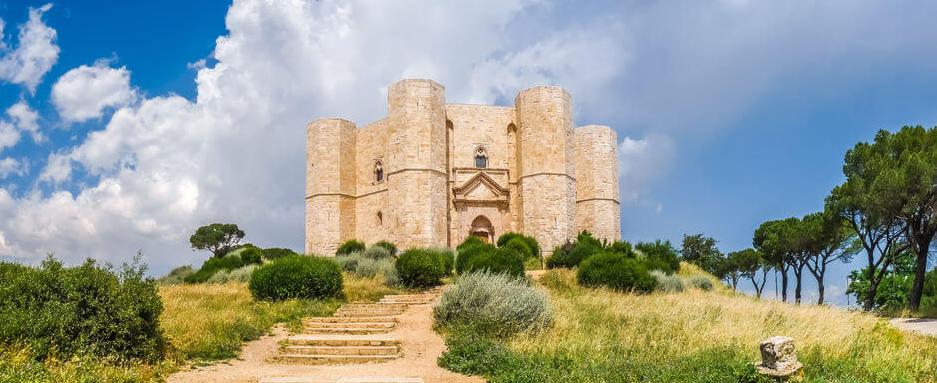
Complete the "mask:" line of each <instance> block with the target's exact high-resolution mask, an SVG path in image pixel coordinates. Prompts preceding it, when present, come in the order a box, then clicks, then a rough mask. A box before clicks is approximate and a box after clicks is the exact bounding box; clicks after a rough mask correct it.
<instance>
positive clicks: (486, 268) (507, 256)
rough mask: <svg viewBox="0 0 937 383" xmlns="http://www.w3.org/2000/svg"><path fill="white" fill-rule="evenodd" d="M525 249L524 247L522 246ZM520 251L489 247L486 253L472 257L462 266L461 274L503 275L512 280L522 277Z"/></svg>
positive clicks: (521, 255)
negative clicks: (485, 273) (510, 277)
mask: <svg viewBox="0 0 937 383" xmlns="http://www.w3.org/2000/svg"><path fill="white" fill-rule="evenodd" d="M524 246H525V248H526V245H524ZM519 251H520V250H517V249H513V248H509V247H503V248H500V249H497V248H494V247H491V248H490V249H488V251H483V252H480V253H478V254H476V255H473V256H471V257H470V258H469V260H468V261H466V263H465V265H464V266H463V271H462V272H463V273H471V272H482V271H483V272H488V273H493V274H505V275H509V276H512V277H514V278H521V277H523V276H524V261H523V259H522V257H523V254H520V253H519Z"/></svg>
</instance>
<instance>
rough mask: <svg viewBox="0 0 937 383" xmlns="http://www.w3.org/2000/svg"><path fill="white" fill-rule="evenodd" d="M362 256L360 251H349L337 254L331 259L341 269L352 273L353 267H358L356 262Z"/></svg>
mask: <svg viewBox="0 0 937 383" xmlns="http://www.w3.org/2000/svg"><path fill="white" fill-rule="evenodd" d="M363 258H364V255H362V254H361V253H350V254H344V255H339V256H337V257H335V258H333V260H334V261H335V263H338V266H339V267H340V268H341V269H342V271H345V272H349V273H354V272H355V269H356V268H357V267H358V262H360V261H361V259H363Z"/></svg>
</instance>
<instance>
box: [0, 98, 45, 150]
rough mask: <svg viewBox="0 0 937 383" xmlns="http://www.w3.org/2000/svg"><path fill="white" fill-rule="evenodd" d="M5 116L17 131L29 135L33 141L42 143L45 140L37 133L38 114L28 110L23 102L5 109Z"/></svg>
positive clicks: (30, 109)
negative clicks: (14, 125)
mask: <svg viewBox="0 0 937 383" xmlns="http://www.w3.org/2000/svg"><path fill="white" fill-rule="evenodd" d="M7 115H8V116H10V118H11V119H12V120H13V121H14V122H15V123H16V127H17V128H18V129H19V130H21V131H24V132H27V133H29V134H30V136H32V138H33V141H35V142H42V141H43V140H44V139H45V138H44V137H43V136H42V133H40V132H39V113H36V111H35V110H33V109H32V108H30V107H29V105H27V104H26V102H25V101H22V100H21V101H20V102H17V103H16V104H13V106H11V107H9V108H7Z"/></svg>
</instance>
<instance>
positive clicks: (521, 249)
mask: <svg viewBox="0 0 937 383" xmlns="http://www.w3.org/2000/svg"><path fill="white" fill-rule="evenodd" d="M499 248H501V249H502V250H509V251H510V252H512V253H515V254H517V255H518V256H520V258H521V261H525V260H527V259H528V258H530V257H533V255H534V253H533V250H531V249H530V246H529V245H528V244H527V241H525V240H524V238H523V237H518V238H514V239H512V240H510V241H507V243H505V244H504V245H503V246H499Z"/></svg>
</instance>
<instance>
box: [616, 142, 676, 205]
mask: <svg viewBox="0 0 937 383" xmlns="http://www.w3.org/2000/svg"><path fill="white" fill-rule="evenodd" d="M675 154H676V152H675V148H674V143H673V140H671V139H670V138H669V137H668V136H665V135H660V134H651V135H649V136H647V137H645V138H643V139H633V138H631V137H625V138H624V139H622V141H621V142H620V143H619V144H618V173H619V183H620V185H621V200H622V202H623V203H629V202H632V201H635V200H637V199H638V198H639V197H640V196H641V194H640V193H641V192H642V191H644V190H645V188H646V187H647V185H648V183H650V182H652V181H653V180H655V179H657V178H659V177H661V176H662V175H664V174H666V172H667V169H668V168H669V167H670V165H671V163H672V161H673V160H674V156H675ZM662 210H663V206H662V205H660V204H658V205H657V207H656V211H657V212H658V213H659V212H661V211H662Z"/></svg>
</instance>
